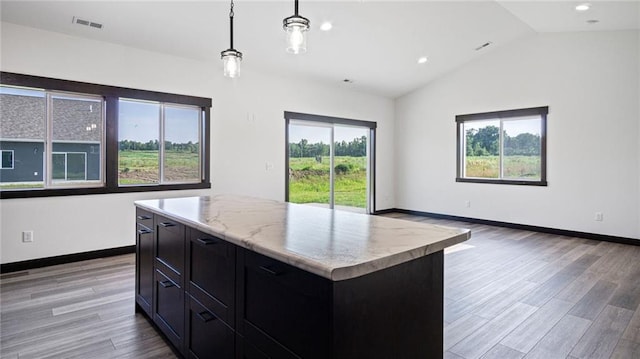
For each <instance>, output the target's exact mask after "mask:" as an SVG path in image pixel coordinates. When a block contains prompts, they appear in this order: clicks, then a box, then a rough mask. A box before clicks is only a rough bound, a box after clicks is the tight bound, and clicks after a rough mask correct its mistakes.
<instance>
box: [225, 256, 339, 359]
mask: <svg viewBox="0 0 640 359" xmlns="http://www.w3.org/2000/svg"><path fill="white" fill-rule="evenodd" d="M238 252H239V253H240V254H239V256H238V273H239V278H240V279H239V281H238V284H239V287H238V296H239V297H238V299H239V309H240V310H239V311H238V319H237V322H238V331H239V332H240V333H241V334H242V335H243V336H244V338H246V340H247V341H249V342H251V343H253V344H254V345H255V346H256V347H257V348H258V349H260V350H261V351H263V352H264V353H265V354H266V355H268V356H270V357H274V358H298V357H301V358H329V357H330V348H331V341H330V333H331V328H330V324H331V323H330V318H331V313H330V306H329V303H330V299H331V298H330V295H331V291H330V290H331V281H329V280H328V279H325V278H321V277H319V276H317V275H314V274H311V273H308V272H305V271H303V270H300V269H298V268H295V267H292V266H290V265H288V264H285V263H282V262H279V261H277V260H274V259H271V258H269V257H266V256H263V255H260V254H257V253H255V252H252V251H248V250H244V249H238Z"/></svg>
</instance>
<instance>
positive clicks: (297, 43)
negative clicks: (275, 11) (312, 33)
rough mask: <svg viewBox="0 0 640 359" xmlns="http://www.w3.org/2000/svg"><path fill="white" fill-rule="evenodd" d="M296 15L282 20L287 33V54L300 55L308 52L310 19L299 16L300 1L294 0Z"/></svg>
mask: <svg viewBox="0 0 640 359" xmlns="http://www.w3.org/2000/svg"><path fill="white" fill-rule="evenodd" d="M294 1H295V2H294V14H293V15H291V16H289V17H287V18H285V19H284V20H282V27H283V28H284V31H286V32H287V52H290V53H293V54H299V53H301V52H306V51H307V31H309V24H310V22H309V19H307V18H305V17H302V16H300V15H298V0H294Z"/></svg>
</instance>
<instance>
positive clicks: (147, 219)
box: [136, 208, 153, 228]
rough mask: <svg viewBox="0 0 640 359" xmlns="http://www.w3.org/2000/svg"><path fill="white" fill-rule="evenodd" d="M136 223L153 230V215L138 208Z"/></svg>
mask: <svg viewBox="0 0 640 359" xmlns="http://www.w3.org/2000/svg"><path fill="white" fill-rule="evenodd" d="M136 222H137V223H138V224H141V225H143V226H145V227H147V228H153V213H151V212H149V211H145V210H144V209H140V208H136Z"/></svg>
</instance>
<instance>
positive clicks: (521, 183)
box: [456, 177, 547, 187]
mask: <svg viewBox="0 0 640 359" xmlns="http://www.w3.org/2000/svg"><path fill="white" fill-rule="evenodd" d="M456 182H467V183H490V184H506V185H517V186H538V187H546V186H547V181H523V180H501V179H488V178H486V179H485V178H460V177H458V178H456Z"/></svg>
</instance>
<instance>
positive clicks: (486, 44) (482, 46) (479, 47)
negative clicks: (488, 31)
mask: <svg viewBox="0 0 640 359" xmlns="http://www.w3.org/2000/svg"><path fill="white" fill-rule="evenodd" d="M491 44H492V42H491V41H489V42H485V43H484V44H482V45H480V46H478V47H476V48H475V50H476V51H480V50H482V49H484V48H485V47H487V46H489V45H491Z"/></svg>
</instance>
